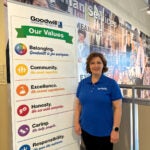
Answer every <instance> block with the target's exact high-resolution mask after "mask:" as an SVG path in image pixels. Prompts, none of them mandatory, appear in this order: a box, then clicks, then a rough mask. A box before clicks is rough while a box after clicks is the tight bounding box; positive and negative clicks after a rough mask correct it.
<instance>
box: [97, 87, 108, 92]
mask: <svg viewBox="0 0 150 150" xmlns="http://www.w3.org/2000/svg"><path fill="white" fill-rule="evenodd" d="M97 89H98V90H102V91H107V88H106V87H101V88H97Z"/></svg>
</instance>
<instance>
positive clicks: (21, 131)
mask: <svg viewBox="0 0 150 150" xmlns="http://www.w3.org/2000/svg"><path fill="white" fill-rule="evenodd" d="M29 131H30V128H29V126H28V125H22V126H21V127H20V128H19V129H18V134H19V135H20V136H26V135H27V134H28V133H29Z"/></svg>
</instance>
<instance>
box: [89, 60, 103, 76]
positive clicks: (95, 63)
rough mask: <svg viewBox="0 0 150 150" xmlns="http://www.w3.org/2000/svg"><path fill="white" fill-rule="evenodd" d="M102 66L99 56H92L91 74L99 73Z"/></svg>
mask: <svg viewBox="0 0 150 150" xmlns="http://www.w3.org/2000/svg"><path fill="white" fill-rule="evenodd" d="M103 67H104V65H103V62H102V60H101V59H100V57H94V58H93V59H92V60H91V62H90V71H91V73H92V75H101V74H102V70H103Z"/></svg>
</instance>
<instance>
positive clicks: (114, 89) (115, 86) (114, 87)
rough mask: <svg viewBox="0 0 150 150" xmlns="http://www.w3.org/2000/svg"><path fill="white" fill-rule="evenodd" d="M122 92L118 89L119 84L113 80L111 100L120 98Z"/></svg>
mask: <svg viewBox="0 0 150 150" xmlns="http://www.w3.org/2000/svg"><path fill="white" fill-rule="evenodd" d="M122 98H123V97H122V93H121V90H120V87H119V85H118V84H117V82H116V81H113V85H112V92H111V99H112V101H115V100H118V99H122Z"/></svg>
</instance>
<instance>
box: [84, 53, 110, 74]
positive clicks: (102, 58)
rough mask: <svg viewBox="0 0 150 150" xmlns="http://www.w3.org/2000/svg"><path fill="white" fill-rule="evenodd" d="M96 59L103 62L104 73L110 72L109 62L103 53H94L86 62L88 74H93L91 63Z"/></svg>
mask: <svg viewBox="0 0 150 150" xmlns="http://www.w3.org/2000/svg"><path fill="white" fill-rule="evenodd" d="M95 57H99V58H100V59H101V60H102V62H103V65H104V67H103V70H102V73H104V72H107V71H108V67H107V60H106V59H105V57H104V55H103V54H101V53H98V52H93V53H91V54H90V55H89V56H88V57H87V60H86V71H87V73H90V74H91V73H92V72H91V70H90V62H91V61H92V59H93V58H95Z"/></svg>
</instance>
